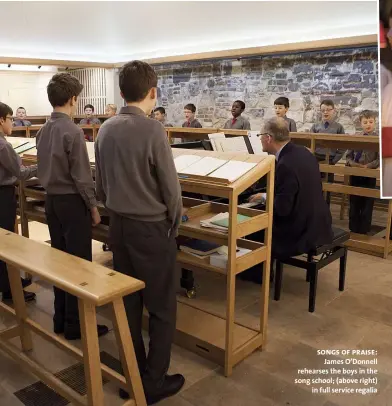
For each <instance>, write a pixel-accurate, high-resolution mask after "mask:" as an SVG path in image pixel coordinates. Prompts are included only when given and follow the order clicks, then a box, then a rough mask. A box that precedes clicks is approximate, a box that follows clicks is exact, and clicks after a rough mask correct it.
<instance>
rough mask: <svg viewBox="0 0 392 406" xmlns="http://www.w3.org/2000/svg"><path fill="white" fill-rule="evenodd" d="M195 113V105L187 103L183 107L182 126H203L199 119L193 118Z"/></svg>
mask: <svg viewBox="0 0 392 406" xmlns="http://www.w3.org/2000/svg"><path fill="white" fill-rule="evenodd" d="M195 114H196V106H195V105H194V104H192V103H189V104H187V105H186V106H185V107H184V115H185V118H186V121H185V122H184V123H183V124H182V126H183V127H186V128H203V126H202V125H201V124H200V122H199V120H197V119H196V118H195Z"/></svg>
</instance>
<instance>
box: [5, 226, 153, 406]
mask: <svg viewBox="0 0 392 406" xmlns="http://www.w3.org/2000/svg"><path fill="white" fill-rule="evenodd" d="M0 246H1V247H2V248H3V249H2V250H1V252H0V259H1V260H2V261H4V262H6V263H7V265H8V274H9V279H10V285H11V292H12V297H13V302H14V308H11V307H9V306H7V305H5V304H4V303H2V302H1V303H0V309H2V310H3V311H6V312H8V313H10V314H11V315H13V316H14V317H15V319H16V322H17V324H16V325H15V326H13V327H11V328H8V329H6V330H3V331H2V332H0V350H1V351H2V352H4V353H6V354H8V355H9V356H11V357H12V358H13V359H15V360H17V361H18V362H19V363H20V364H21V365H22V366H23V367H24V368H26V369H27V370H29V371H30V372H32V373H33V374H34V375H36V376H37V377H38V378H40V379H41V380H43V381H44V382H45V383H46V384H48V385H49V386H50V387H52V388H53V389H54V390H56V391H57V392H58V393H59V394H61V395H62V396H64V397H65V398H66V399H68V400H69V401H70V402H72V403H73V404H75V405H84V406H85V405H87V406H104V404H105V402H104V395H103V387H102V374H103V375H104V376H105V377H107V378H109V379H111V380H114V381H115V382H116V383H118V384H119V385H120V386H121V387H123V388H124V389H125V390H127V391H128V392H129V393H133V395H134V400H132V401H128V402H126V403H125V404H124V405H131V404H132V405H137V406H139V405H140V406H145V405H146V400H145V397H144V392H143V386H142V382H141V379H140V375H139V370H138V367H137V361H136V356H135V352H134V348H133V344H132V340H131V339H130V337H131V333H130V331H129V326H128V321H127V317H126V314H125V308H124V303H123V297H124V296H126V295H128V294H131V293H134V292H137V291H139V290H141V289H143V288H144V283H143V282H141V281H139V280H137V279H134V278H131V277H129V276H126V275H123V274H121V273H117V272H115V271H112V270H109V269H107V268H105V267H103V266H101V265H98V264H95V263H92V262H89V261H85V260H83V259H81V258H78V257H75V256H72V255H69V254H66V253H65V252H62V251H59V250H56V249H53V248H51V247H49V246H47V245H46V244H42V243H39V242H36V241H33V240H30V239H28V238H25V237H22V236H19V235H17V234H14V233H11V232H9V231H7V230H3V229H0ZM19 270H23V271H25V272H28V273H30V274H33V275H35V276H37V277H39V278H40V279H43V280H45V281H47V282H48V283H50V284H51V285H54V286H56V287H58V288H61V289H63V290H64V291H66V292H68V293H71V294H73V295H75V296H76V297H77V298H78V304H79V317H80V327H81V333H82V349H83V351H80V350H79V349H78V348H77V347H74V346H72V345H71V344H69V342H68V341H66V340H65V339H62V338H60V337H59V336H57V335H55V334H53V333H51V332H49V331H46V330H45V329H43V328H42V327H41V326H40V325H39V324H38V323H36V322H35V321H34V320H32V319H31V318H29V317H28V315H27V310H26V303H25V301H24V298H23V290H22V283H21V279H20V275H19V272H20V271H19ZM104 304H110V305H111V308H112V311H113V321H114V323H113V327H114V331H115V335H116V339H117V345H118V347H119V350H120V351H119V352H120V358H121V363H122V367H123V370H124V375H125V378H124V376H122V375H120V374H118V373H117V372H115V371H114V370H112V369H111V368H108V367H107V366H105V365H103V364H101V361H100V354H99V342H98V333H97V329H96V327H95V326H96V325H97V319H96V307H97V306H102V305H104ZM31 330H32V331H33V332H34V333H36V334H38V335H40V336H41V337H42V338H44V339H46V340H48V341H50V342H52V343H53V344H55V345H56V346H57V347H59V348H61V349H64V350H66V351H67V352H69V353H70V354H71V355H73V356H75V357H76V358H79V359H81V360H83V362H84V370H85V379H86V386H87V399H86V398H84V397H83V396H81V395H79V394H78V393H76V392H75V391H73V390H72V389H71V388H69V387H68V386H67V385H65V384H64V382H62V381H61V380H59V379H58V378H57V377H55V376H54V375H53V374H52V373H51V372H50V371H49V370H48V369H46V368H45V367H44V366H43V365H41V364H40V363H38V362H36V361H35V360H33V359H32V358H31V357H29V356H28V354H27V353H28V352H30V351H31V350H32V349H33V341H32V337H31ZM17 336H19V337H20V341H21V347H22V349H21V350H20V349H19V348H18V347H17V346H15V345H14V344H11V343H10V342H8V340H9V339H10V338H14V337H17Z"/></svg>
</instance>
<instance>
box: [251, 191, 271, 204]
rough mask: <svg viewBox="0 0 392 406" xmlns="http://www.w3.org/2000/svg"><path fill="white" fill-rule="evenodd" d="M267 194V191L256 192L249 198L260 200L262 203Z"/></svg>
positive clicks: (253, 200)
mask: <svg viewBox="0 0 392 406" xmlns="http://www.w3.org/2000/svg"><path fill="white" fill-rule="evenodd" d="M266 198H267V195H266V194H265V193H256V194H255V195H252V196H251V197H250V198H249V202H250V203H253V202H257V201H260V202H261V203H265V201H266Z"/></svg>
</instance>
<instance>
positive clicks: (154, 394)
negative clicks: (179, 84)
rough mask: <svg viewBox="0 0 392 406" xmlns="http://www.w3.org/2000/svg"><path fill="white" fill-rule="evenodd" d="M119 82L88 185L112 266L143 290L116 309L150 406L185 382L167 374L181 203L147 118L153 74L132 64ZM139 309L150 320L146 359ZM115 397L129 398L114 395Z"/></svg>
mask: <svg viewBox="0 0 392 406" xmlns="http://www.w3.org/2000/svg"><path fill="white" fill-rule="evenodd" d="M119 79H120V90H121V96H122V97H123V98H124V99H125V100H126V102H127V106H126V107H122V108H121V110H120V113H119V114H118V115H117V116H116V117H113V118H111V119H110V120H107V121H105V123H103V124H102V127H101V129H100V133H99V137H98V138H97V141H96V143H95V169H96V178H95V180H96V185H97V194H98V196H99V197H100V200H101V201H102V202H103V203H104V205H105V206H106V207H107V208H108V211H109V212H110V226H109V233H110V244H111V248H112V251H113V262H114V268H115V269H116V271H119V272H121V273H124V274H126V275H130V276H132V277H134V278H137V279H140V280H142V281H144V282H145V285H146V287H145V289H143V290H142V291H140V292H136V293H134V294H131V295H128V296H126V297H124V305H125V310H126V312H127V317H128V323H129V326H130V330H131V332H132V340H133V343H134V347H135V353H136V358H137V362H138V366H139V371H140V375H141V377H142V381H143V386H144V392H145V394H146V399H147V404H149V405H150V404H153V403H156V402H158V401H160V400H162V399H163V398H166V397H168V396H172V395H174V394H176V393H177V392H178V391H180V389H181V388H182V386H183V385H184V382H185V380H184V377H183V376H182V375H180V374H176V375H167V372H168V368H169V364H170V357H171V346H172V342H173V337H174V332H175V326H176V307H177V302H176V287H177V283H176V282H177V281H176V272H175V269H176V267H175V264H176V253H177V245H176V235H177V230H178V227H179V225H180V222H181V216H182V198H181V188H180V184H179V180H178V175H177V172H176V168H175V165H174V160H173V154H172V151H171V148H170V145H169V143H168V141H167V136H166V131H165V129H164V128H163V126H162V124H161V123H158V122H157V121H156V120H151V119H150V118H149V117H148V115H149V113H150V112H151V110H152V109H153V108H154V106H155V103H156V100H157V86H158V77H157V74H156V73H155V71H154V69H153V68H152V67H151V66H150V65H148V64H147V63H145V62H141V61H133V62H129V63H127V64H125V65H124V66H123V67H122V69H121V72H120V77H119ZM143 306H145V307H146V309H147V311H148V312H149V315H150V318H149V323H150V324H149V326H150V327H149V335H150V342H149V351H148V355H146V349H145V347H144V343H143V337H142V316H143ZM120 396H121V397H123V398H127V397H128V396H129V395H128V394H127V393H126V392H125V391H124V390H120Z"/></svg>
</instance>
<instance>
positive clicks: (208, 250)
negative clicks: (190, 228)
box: [180, 238, 221, 259]
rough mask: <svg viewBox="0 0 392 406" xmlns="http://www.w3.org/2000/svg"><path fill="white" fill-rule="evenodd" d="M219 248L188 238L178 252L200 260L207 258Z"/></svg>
mask: <svg viewBox="0 0 392 406" xmlns="http://www.w3.org/2000/svg"><path fill="white" fill-rule="evenodd" d="M220 247H221V245H219V244H214V243H213V242H209V241H204V240H198V239H196V238H190V239H188V240H186V241H184V242H183V243H182V244H181V245H180V250H181V251H182V252H186V253H187V254H190V255H193V256H195V257H198V258H200V259H204V258H207V257H208V256H210V255H211V254H213V253H215V252H217V251H218V249H219V248H220Z"/></svg>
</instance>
